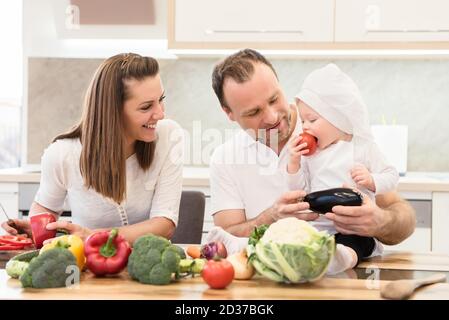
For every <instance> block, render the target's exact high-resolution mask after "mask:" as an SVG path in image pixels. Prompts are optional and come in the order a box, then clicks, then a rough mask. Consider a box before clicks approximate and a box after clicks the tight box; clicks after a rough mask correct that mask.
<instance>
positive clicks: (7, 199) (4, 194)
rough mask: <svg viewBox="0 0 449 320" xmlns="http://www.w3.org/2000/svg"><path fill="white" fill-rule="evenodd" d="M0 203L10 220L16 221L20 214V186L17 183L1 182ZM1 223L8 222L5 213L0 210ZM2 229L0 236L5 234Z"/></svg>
mask: <svg viewBox="0 0 449 320" xmlns="http://www.w3.org/2000/svg"><path fill="white" fill-rule="evenodd" d="M0 203H1V204H2V206H3V208H4V209H5V211H6V213H7V214H8V216H9V218H11V219H15V218H17V217H18V213H19V186H18V184H17V183H4V182H0ZM0 211H1V212H0V223H1V222H3V221H5V220H6V217H5V215H4V213H3V211H2V210H1V209H0ZM4 233H5V232H4V231H3V229H1V228H0V234H4Z"/></svg>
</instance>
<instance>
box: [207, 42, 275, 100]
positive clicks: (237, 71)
mask: <svg viewBox="0 0 449 320" xmlns="http://www.w3.org/2000/svg"><path fill="white" fill-rule="evenodd" d="M255 63H263V64H265V65H267V66H268V67H270V69H271V70H273V73H274V75H275V76H276V78H277V74H276V71H275V70H274V68H273V66H272V64H271V63H270V62H269V61H268V60H267V59H266V58H265V57H264V56H263V55H262V54H260V53H259V52H257V51H256V50H253V49H243V50H240V51H239V52H237V53H234V54H232V55H230V56H229V57H227V58H225V59H224V60H222V61H221V62H219V63H218V64H217V65H216V66H215V68H214V71H213V72H212V88H213V89H214V92H215V94H216V95H217V98H218V100H219V101H220V104H221V106H222V107H228V105H227V103H226V101H225V98H224V93H223V84H224V82H225V80H226V79H227V78H231V79H233V80H234V81H235V82H237V83H243V82H245V81H248V80H250V79H251V76H252V75H253V74H254V64H255Z"/></svg>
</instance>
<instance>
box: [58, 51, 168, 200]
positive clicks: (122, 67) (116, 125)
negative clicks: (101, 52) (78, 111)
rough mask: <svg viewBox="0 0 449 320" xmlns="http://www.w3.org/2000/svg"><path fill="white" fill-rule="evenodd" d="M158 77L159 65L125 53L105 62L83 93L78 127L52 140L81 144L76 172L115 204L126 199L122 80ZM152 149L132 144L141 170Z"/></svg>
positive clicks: (152, 146) (124, 89)
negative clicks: (78, 141)
mask: <svg viewBox="0 0 449 320" xmlns="http://www.w3.org/2000/svg"><path fill="white" fill-rule="evenodd" d="M158 73H159V65H158V63H157V61H156V60H155V59H153V58H150V57H142V56H140V55H137V54H132V53H127V54H119V55H116V56H113V57H111V58H109V59H107V60H105V61H104V62H103V63H102V64H101V65H100V66H99V67H98V69H97V70H96V72H95V74H94V76H93V78H92V81H91V83H90V85H89V87H88V89H87V92H86V95H85V99H84V106H83V114H82V117H81V120H80V122H79V124H78V125H76V126H75V127H74V128H73V129H72V130H70V131H69V132H67V133H64V134H61V135H58V136H57V137H56V138H54V139H53V142H55V141H57V140H60V139H67V138H69V139H73V138H79V139H80V140H81V145H82V150H81V157H80V169H81V175H82V177H83V180H84V184H85V186H86V187H87V188H93V189H94V190H95V191H97V192H98V193H100V194H102V195H103V196H105V197H108V198H110V199H112V200H114V201H115V202H116V203H121V202H122V201H123V200H124V199H125V198H126V156H125V151H124V150H125V138H124V131H123V130H124V127H123V105H124V102H125V100H126V99H127V97H128V91H127V87H126V84H125V80H128V79H136V80H138V81H140V80H143V79H144V78H146V77H154V76H156V75H157V74H158ZM154 149H155V142H150V143H146V142H143V141H137V142H136V144H135V151H136V156H137V160H138V162H139V164H140V167H141V168H142V169H144V170H147V169H148V168H149V167H150V165H151V162H152V160H153V156H154Z"/></svg>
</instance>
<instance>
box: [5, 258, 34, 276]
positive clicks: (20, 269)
mask: <svg viewBox="0 0 449 320" xmlns="http://www.w3.org/2000/svg"><path fill="white" fill-rule="evenodd" d="M29 265H30V263H29V262H26V261H18V260H9V261H8V263H7V264H6V273H7V274H8V276H10V277H11V278H15V279H18V278H19V277H20V276H21V275H22V274H23V273H24V272H25V270H26V269H27V268H28V266H29Z"/></svg>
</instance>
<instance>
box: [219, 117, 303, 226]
mask: <svg viewBox="0 0 449 320" xmlns="http://www.w3.org/2000/svg"><path fill="white" fill-rule="evenodd" d="M297 119H298V120H297V122H296V125H295V129H294V132H293V134H292V135H291V137H290V139H292V138H294V137H296V136H297V135H298V134H299V133H301V131H302V128H301V123H300V121H299V117H298V118H297ZM287 144H288V142H287ZM288 159H289V152H288V146H287V145H286V146H285V147H284V148H283V149H282V150H281V152H280V154H279V156H278V155H277V154H276V152H275V151H274V150H272V149H271V148H269V147H267V146H266V145H265V144H263V143H261V142H258V141H256V140H255V139H254V138H253V137H251V136H250V135H249V134H248V133H247V132H245V131H244V130H239V132H238V133H237V134H236V135H235V136H234V137H233V138H231V139H230V140H228V141H226V142H225V143H224V144H222V145H220V146H219V147H217V148H216V149H215V151H214V153H213V155H212V157H211V161H210V188H211V213H212V214H215V213H217V212H218V211H222V210H228V209H244V210H245V215H246V219H248V220H249V219H253V218H255V217H257V216H258V215H259V214H260V213H261V212H262V211H264V210H265V209H267V208H269V207H271V206H272V205H273V204H274V202H275V201H276V200H277V199H278V198H279V197H280V196H281V195H282V194H284V193H285V192H287V191H289V189H288V183H287V175H286V174H285V171H286V168H287V163H288Z"/></svg>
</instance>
